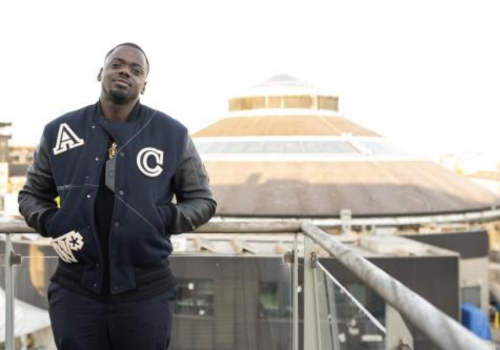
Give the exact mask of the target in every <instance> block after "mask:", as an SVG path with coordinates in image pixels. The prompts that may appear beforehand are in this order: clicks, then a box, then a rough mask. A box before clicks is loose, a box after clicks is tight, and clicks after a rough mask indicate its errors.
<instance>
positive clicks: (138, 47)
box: [104, 43, 149, 73]
mask: <svg viewBox="0 0 500 350" xmlns="http://www.w3.org/2000/svg"><path fill="white" fill-rule="evenodd" d="M120 46H130V47H133V48H134V49H137V50H139V51H141V53H142V54H143V55H144V58H145V59H146V64H147V65H148V73H149V60H148V56H146V53H145V52H144V50H143V49H142V48H141V47H140V46H139V45H137V44H134V43H122V44H118V45H116V46H115V47H113V48H112V49H111V50H109V52H108V53H107V54H106V57H104V60H106V58H108V57H109V55H111V54H112V53H113V51H115V50H116V49H117V48H119V47H120Z"/></svg>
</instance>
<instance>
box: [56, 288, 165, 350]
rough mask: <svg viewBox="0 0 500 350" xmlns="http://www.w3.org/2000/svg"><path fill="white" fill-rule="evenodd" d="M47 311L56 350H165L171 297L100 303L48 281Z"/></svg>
mask: <svg viewBox="0 0 500 350" xmlns="http://www.w3.org/2000/svg"><path fill="white" fill-rule="evenodd" d="M48 294H49V306H50V307H49V313H50V320H51V322H52V331H53V333H54V339H55V342H56V345H57V349H58V350H166V349H168V345H169V343H170V332H171V329H172V328H171V325H172V314H173V309H174V303H175V300H174V298H172V297H171V294H172V293H170V292H168V293H164V294H162V295H160V296H157V297H154V298H151V299H148V300H141V301H135V302H128V303H121V304H103V303H100V302H98V301H96V300H94V299H91V298H88V297H85V296H82V295H80V294H76V293H73V292H70V291H69V290H67V289H66V288H63V287H61V286H59V285H58V284H56V283H53V282H51V284H50V286H49V293H48Z"/></svg>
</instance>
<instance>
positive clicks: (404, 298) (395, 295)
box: [0, 220, 490, 350]
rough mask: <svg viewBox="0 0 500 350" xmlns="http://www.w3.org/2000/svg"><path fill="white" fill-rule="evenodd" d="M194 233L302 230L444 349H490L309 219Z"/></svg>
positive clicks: (12, 229)
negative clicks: (306, 220) (309, 221)
mask: <svg viewBox="0 0 500 350" xmlns="http://www.w3.org/2000/svg"><path fill="white" fill-rule="evenodd" d="M195 232H197V233H204V234H210V233H255V234H258V233H303V234H304V235H306V236H308V237H309V238H311V239H312V240H313V241H314V242H315V243H317V244H319V245H320V246H321V247H322V248H323V249H325V250H326V251H327V252H328V253H330V254H331V255H332V256H333V257H335V258H336V259H337V260H339V262H340V263H342V264H343V265H344V266H345V267H346V268H347V269H349V270H350V271H351V272H353V273H354V274H355V275H356V276H358V277H359V278H360V279H361V280H362V281H363V282H364V283H366V284H367V285H368V286H369V287H370V288H372V289H373V290H375V291H376V292H377V293H378V294H379V295H380V296H381V297H382V298H383V299H384V300H385V301H386V302H387V303H388V304H390V305H391V306H392V307H394V308H395V309H396V310H397V311H398V312H399V313H400V314H401V315H402V316H403V317H404V318H405V319H407V320H408V321H410V322H411V323H412V324H413V325H414V326H415V327H416V328H417V329H419V330H420V331H421V332H422V333H423V334H424V335H426V336H427V337H428V338H429V339H431V341H433V342H434V344H436V345H438V346H440V347H442V348H443V349H453V350H462V349H463V350H470V349H478V350H482V349H485V350H490V347H489V346H488V345H487V344H486V343H485V342H484V341H482V340H481V339H479V338H478V337H476V336H475V335H474V334H472V333H471V332H469V331H468V330H467V329H466V328H464V327H463V326H462V325H461V324H459V323H458V322H457V321H455V320H454V319H452V318H451V317H449V316H447V315H445V314H444V313H443V312H441V311H440V310H438V309H437V308H436V307H435V306H433V305H432V304H430V303H429V302H428V301H427V300H425V299H423V298H422V297H421V296H419V295H418V294H416V293H415V292H413V291H412V290H410V289H409V288H407V287H406V286H404V285H403V284H401V283H400V282H399V281H397V280H396V279H394V278H393V277H391V276H389V275H388V274H387V273H386V272H384V271H383V270H381V269H380V268H378V267H377V266H375V265H374V264H372V263H370V262H369V261H368V260H366V259H364V258H363V257H361V256H359V255H358V254H356V253H355V252H354V251H353V250H352V249H350V248H348V247H347V246H346V245H344V244H343V243H341V242H340V241H338V240H337V239H335V238H334V237H332V235H330V234H328V233H326V232H324V231H322V230H321V229H319V228H318V227H316V226H313V225H312V224H310V223H308V222H304V223H302V222H300V221H287V220H283V221H276V222H261V223H258V222H247V223H242V222H221V223H217V222H216V223H208V224H206V225H203V226H201V227H200V228H198V229H197V230H196V231H195ZM0 233H5V234H10V233H13V234H14V233H36V231H35V230H33V229H32V228H29V227H27V226H26V225H25V224H24V223H1V224H0Z"/></svg>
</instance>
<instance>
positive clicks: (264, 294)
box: [259, 282, 292, 318]
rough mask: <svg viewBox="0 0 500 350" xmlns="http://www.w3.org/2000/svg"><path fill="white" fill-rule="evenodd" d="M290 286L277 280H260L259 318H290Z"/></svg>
mask: <svg viewBox="0 0 500 350" xmlns="http://www.w3.org/2000/svg"><path fill="white" fill-rule="evenodd" d="M290 293H291V290H290V286H289V285H285V284H278V283H276V282H259V318H290V317H291V316H292V304H291V297H290V295H291V294H290Z"/></svg>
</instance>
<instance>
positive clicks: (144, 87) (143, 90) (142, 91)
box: [141, 81, 148, 95]
mask: <svg viewBox="0 0 500 350" xmlns="http://www.w3.org/2000/svg"><path fill="white" fill-rule="evenodd" d="M147 83H148V82H147V81H145V82H144V86H143V87H142V90H141V95H144V92H145V91H146V84H147Z"/></svg>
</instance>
